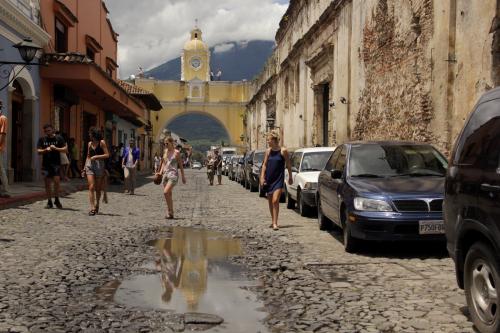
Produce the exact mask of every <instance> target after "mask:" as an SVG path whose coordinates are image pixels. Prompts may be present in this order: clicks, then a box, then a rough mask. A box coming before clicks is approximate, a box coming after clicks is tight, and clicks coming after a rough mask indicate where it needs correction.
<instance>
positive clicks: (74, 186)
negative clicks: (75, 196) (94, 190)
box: [0, 178, 87, 210]
mask: <svg viewBox="0 0 500 333" xmlns="http://www.w3.org/2000/svg"><path fill="white" fill-rule="evenodd" d="M86 188H87V182H86V181H85V180H84V179H78V178H75V179H70V180H69V181H68V182H61V194H60V195H61V197H63V196H65V195H68V194H70V193H73V192H76V191H81V190H84V189H86ZM9 194H10V195H11V197H10V198H0V210H2V209H6V208H12V207H15V206H21V205H24V204H27V203H31V202H35V201H39V200H45V199H46V198H47V196H46V195H45V185H44V183H43V181H39V182H26V183H14V184H11V185H10V186H9Z"/></svg>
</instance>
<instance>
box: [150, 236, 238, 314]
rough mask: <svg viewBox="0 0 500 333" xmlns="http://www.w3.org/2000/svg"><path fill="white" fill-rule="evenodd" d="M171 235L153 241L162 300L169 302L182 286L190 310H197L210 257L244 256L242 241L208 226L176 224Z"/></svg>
mask: <svg viewBox="0 0 500 333" xmlns="http://www.w3.org/2000/svg"><path fill="white" fill-rule="evenodd" d="M171 235H172V236H171V238H169V239H159V240H156V241H155V242H151V243H150V244H151V245H153V246H155V247H156V249H157V250H158V251H159V253H160V263H159V264H160V266H161V267H159V269H160V270H161V272H162V274H161V275H162V278H161V280H162V288H163V294H162V300H163V301H164V302H166V303H168V302H169V301H170V299H171V297H172V293H173V290H174V289H177V288H178V289H180V290H181V292H182V294H183V296H184V299H185V301H186V304H187V306H188V309H189V310H190V311H194V310H196V309H197V307H198V303H199V301H200V298H201V297H202V296H203V295H204V294H205V292H206V290H207V280H208V278H207V275H208V260H209V259H219V258H227V257H229V256H234V255H240V254H241V253H242V250H241V244H240V242H239V240H235V239H231V238H227V237H225V236H224V235H223V234H221V233H216V232H212V231H208V230H204V229H194V228H182V227H173V228H172V229H171Z"/></svg>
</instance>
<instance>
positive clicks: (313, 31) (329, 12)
mask: <svg viewBox="0 0 500 333" xmlns="http://www.w3.org/2000/svg"><path fill="white" fill-rule="evenodd" d="M350 1H352V0H334V1H332V2H331V4H330V5H329V6H328V7H327V8H326V9H325V11H324V12H323V13H322V14H321V16H320V17H319V19H318V20H317V21H316V22H315V23H314V24H313V25H312V26H311V27H310V28H309V30H308V31H307V32H306V33H305V34H304V35H303V36H302V37H301V38H300V39H299V40H297V42H295V44H294V45H293V47H292V50H291V51H290V52H289V53H288V54H287V56H286V58H285V59H284V60H283V61H282V62H281V64H280V66H283V67H286V66H287V64H288V63H290V62H291V61H292V59H293V58H295V57H297V56H298V55H299V54H301V50H302V49H303V48H304V46H305V45H306V44H307V41H309V40H313V39H314V38H315V36H317V34H318V32H319V31H320V30H321V28H322V27H323V26H324V25H325V24H326V23H327V22H329V21H330V20H332V18H334V17H335V16H336V15H337V13H338V11H339V10H340V8H341V7H342V6H343V5H344V4H345V3H348V2H350ZM335 24H338V22H335ZM336 29H337V27H336V26H335V27H334V31H335V30H336ZM282 69H283V68H280V72H281V70H282Z"/></svg>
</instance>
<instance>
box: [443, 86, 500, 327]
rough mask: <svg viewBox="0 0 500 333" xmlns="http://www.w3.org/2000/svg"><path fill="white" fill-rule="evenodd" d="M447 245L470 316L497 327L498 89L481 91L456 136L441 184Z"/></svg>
mask: <svg viewBox="0 0 500 333" xmlns="http://www.w3.org/2000/svg"><path fill="white" fill-rule="evenodd" d="M444 215H445V229H446V237H447V248H448V252H449V253H450V256H451V257H452V258H453V260H454V262H455V271H456V275H457V282H458V286H459V287H460V288H462V289H464V290H465V296H466V299H467V305H468V308H469V313H470V316H471V319H472V321H473V323H474V325H475V326H476V328H477V329H478V330H479V332H481V333H498V332H500V88H496V89H493V90H491V91H489V92H487V93H486V94H484V95H483V96H482V97H481V98H480V99H479V102H478V103H477V105H476V106H475V108H474V111H473V112H472V113H471V115H470V117H469V119H468V120H467V121H466V123H465V126H464V128H463V130H462V132H461V134H460V135H459V137H458V139H457V141H456V143H455V146H454V149H453V152H452V154H451V158H450V167H449V169H448V172H447V176H446V184H445V213H444Z"/></svg>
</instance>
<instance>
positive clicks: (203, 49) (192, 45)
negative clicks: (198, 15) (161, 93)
mask: <svg viewBox="0 0 500 333" xmlns="http://www.w3.org/2000/svg"><path fill="white" fill-rule="evenodd" d="M197 21H198V20H197ZM181 68H182V69H181V81H192V80H199V81H210V49H209V48H208V45H207V44H206V43H205V42H204V41H203V39H202V32H201V30H200V28H198V24H196V25H195V27H194V29H193V30H191V39H190V40H188V41H187V42H186V44H184V49H183V50H182V56H181Z"/></svg>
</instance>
